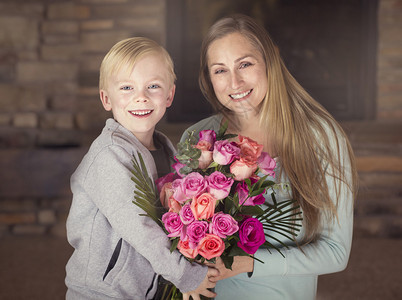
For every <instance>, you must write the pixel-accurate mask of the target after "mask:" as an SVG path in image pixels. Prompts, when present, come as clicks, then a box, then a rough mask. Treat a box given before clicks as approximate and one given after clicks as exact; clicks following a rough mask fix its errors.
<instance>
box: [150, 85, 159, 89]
mask: <svg viewBox="0 0 402 300" xmlns="http://www.w3.org/2000/svg"><path fill="white" fill-rule="evenodd" d="M159 87H160V85H159V84H151V85H149V86H148V88H149V89H157V88H159Z"/></svg>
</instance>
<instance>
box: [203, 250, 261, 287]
mask: <svg viewBox="0 0 402 300" xmlns="http://www.w3.org/2000/svg"><path fill="white" fill-rule="evenodd" d="M204 264H205V265H207V266H208V267H212V268H216V269H217V270H218V271H219V273H218V276H212V277H211V278H210V279H209V280H210V281H213V282H217V281H219V280H222V279H226V278H229V277H233V276H236V275H238V274H240V273H245V272H253V269H254V259H253V258H251V257H249V256H235V257H234V260H233V264H232V270H230V269H226V267H225V264H224V263H223V261H222V259H221V258H220V257H218V258H217V259H216V262H215V263H214V264H213V263H204Z"/></svg>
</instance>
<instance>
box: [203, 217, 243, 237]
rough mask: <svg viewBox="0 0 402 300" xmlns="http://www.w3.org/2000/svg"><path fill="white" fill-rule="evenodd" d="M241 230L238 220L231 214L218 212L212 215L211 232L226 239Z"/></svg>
mask: <svg viewBox="0 0 402 300" xmlns="http://www.w3.org/2000/svg"><path fill="white" fill-rule="evenodd" d="M238 230H239V225H238V224H237V221H236V220H235V219H233V217H232V216H231V215H228V214H224V213H223V212H218V213H216V214H214V216H213V217H212V220H211V223H210V224H209V232H210V233H213V234H215V235H217V236H218V237H220V238H222V239H224V238H226V237H227V236H230V235H232V234H234V233H235V232H237V231H238Z"/></svg>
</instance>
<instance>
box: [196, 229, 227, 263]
mask: <svg viewBox="0 0 402 300" xmlns="http://www.w3.org/2000/svg"><path fill="white" fill-rule="evenodd" d="M197 250H198V253H199V254H200V255H201V256H202V257H205V258H206V259H208V260H209V259H212V258H214V257H219V256H221V255H222V253H223V251H225V243H224V242H223V240H222V239H221V238H220V237H218V236H217V235H215V234H207V235H205V237H204V238H203V239H202V240H201V241H200V242H199V243H198V247H197Z"/></svg>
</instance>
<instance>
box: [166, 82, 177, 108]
mask: <svg viewBox="0 0 402 300" xmlns="http://www.w3.org/2000/svg"><path fill="white" fill-rule="evenodd" d="M175 92H176V85H175V84H174V85H173V87H172V89H171V90H170V92H169V95H168V98H167V102H166V107H170V106H171V105H172V103H173V98H174V94H175Z"/></svg>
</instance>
